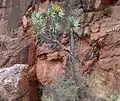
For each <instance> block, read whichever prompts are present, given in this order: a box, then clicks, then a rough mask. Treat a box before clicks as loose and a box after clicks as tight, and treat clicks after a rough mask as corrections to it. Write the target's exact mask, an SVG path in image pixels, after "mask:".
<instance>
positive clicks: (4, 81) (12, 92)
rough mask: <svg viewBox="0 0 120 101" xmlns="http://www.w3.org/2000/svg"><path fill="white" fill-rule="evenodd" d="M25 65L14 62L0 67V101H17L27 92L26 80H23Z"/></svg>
mask: <svg viewBox="0 0 120 101" xmlns="http://www.w3.org/2000/svg"><path fill="white" fill-rule="evenodd" d="M27 67H28V66H27V65H25V64H15V65H13V66H11V67H7V68H2V69H0V101H13V100H17V101H18V100H19V99H20V98H21V97H22V96H23V95H25V94H26V93H27V92H28V91H27V85H25V83H26V81H25V80H23V77H24V75H25V73H26V69H27ZM21 81H22V82H21ZM23 83H24V87H25V88H24V89H22V87H23V86H22V85H23ZM26 84H27V83H26Z"/></svg>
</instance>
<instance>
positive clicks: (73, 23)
mask: <svg viewBox="0 0 120 101" xmlns="http://www.w3.org/2000/svg"><path fill="white" fill-rule="evenodd" d="M68 27H69V29H70V31H74V32H76V33H78V32H79V30H80V24H79V20H78V19H76V18H75V17H74V16H69V17H68Z"/></svg>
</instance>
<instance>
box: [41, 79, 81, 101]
mask: <svg viewBox="0 0 120 101" xmlns="http://www.w3.org/2000/svg"><path fill="white" fill-rule="evenodd" d="M78 89H79V86H76V85H75V83H74V81H73V80H72V79H67V80H61V79H60V80H59V81H57V83H56V84H55V85H53V86H51V89H49V91H48V92H49V93H43V97H42V101H74V100H75V99H76V98H77V92H78ZM46 90H48V89H46ZM45 99H48V100H45Z"/></svg>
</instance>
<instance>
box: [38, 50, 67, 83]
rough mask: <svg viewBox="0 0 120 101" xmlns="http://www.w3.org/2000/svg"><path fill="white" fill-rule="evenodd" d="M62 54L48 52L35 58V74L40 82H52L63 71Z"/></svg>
mask: <svg viewBox="0 0 120 101" xmlns="http://www.w3.org/2000/svg"><path fill="white" fill-rule="evenodd" d="M64 62H65V60H64V58H63V56H60V54H59V52H53V53H48V54H47V56H46V58H44V59H41V58H38V59H37V64H36V74H37V78H38V80H39V82H41V83H42V84H52V83H54V82H55V81H56V80H57V78H58V77H59V76H60V75H62V74H64V73H65V70H64V64H65V63H64Z"/></svg>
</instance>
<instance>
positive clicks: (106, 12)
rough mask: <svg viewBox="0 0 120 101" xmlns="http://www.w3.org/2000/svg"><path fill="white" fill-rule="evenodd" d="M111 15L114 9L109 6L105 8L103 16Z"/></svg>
mask: <svg viewBox="0 0 120 101" xmlns="http://www.w3.org/2000/svg"><path fill="white" fill-rule="evenodd" d="M111 15H112V9H111V7H109V6H108V7H106V8H105V9H104V10H103V16H106V17H110V16H111Z"/></svg>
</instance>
